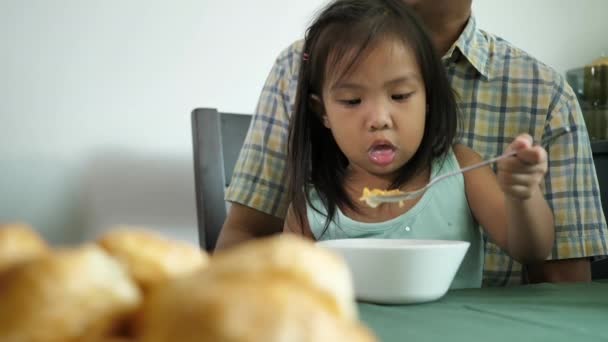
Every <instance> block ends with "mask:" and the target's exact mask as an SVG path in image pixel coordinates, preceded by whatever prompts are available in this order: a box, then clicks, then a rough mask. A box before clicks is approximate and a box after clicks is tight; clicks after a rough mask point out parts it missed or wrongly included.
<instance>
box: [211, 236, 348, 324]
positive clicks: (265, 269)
mask: <svg viewBox="0 0 608 342" xmlns="http://www.w3.org/2000/svg"><path fill="white" fill-rule="evenodd" d="M208 272H213V273H218V274H220V275H222V276H225V277H231V278H233V279H234V280H235V281H250V280H251V279H254V278H260V277H261V278H264V279H267V278H277V277H283V278H288V279H292V280H294V281H295V282H296V283H298V284H300V285H301V286H305V287H307V288H308V289H309V290H310V291H312V292H314V293H316V294H317V296H319V298H325V302H326V304H327V307H328V309H329V310H331V311H333V312H335V314H336V315H337V316H338V317H341V318H345V319H354V318H356V316H357V311H356V308H355V304H354V290H353V286H352V279H351V274H350V271H349V269H348V267H347V266H346V263H345V262H344V260H343V259H342V258H341V257H338V256H337V255H335V254H334V253H332V252H330V251H328V250H326V249H325V248H323V247H320V246H318V245H316V244H315V243H314V242H311V241H309V240H306V239H303V238H300V237H297V236H295V235H293V234H281V235H276V236H273V237H270V238H264V239H258V240H253V241H249V242H247V243H244V244H241V245H239V246H237V247H233V248H232V249H228V250H225V251H224V250H223V251H219V252H216V253H215V254H214V255H213V256H212V257H211V262H210V265H209V268H208Z"/></svg>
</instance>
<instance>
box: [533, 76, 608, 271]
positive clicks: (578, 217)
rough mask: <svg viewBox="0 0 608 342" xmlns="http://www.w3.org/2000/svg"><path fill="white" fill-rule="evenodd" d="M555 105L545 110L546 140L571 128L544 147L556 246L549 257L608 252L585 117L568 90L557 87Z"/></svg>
mask: <svg viewBox="0 0 608 342" xmlns="http://www.w3.org/2000/svg"><path fill="white" fill-rule="evenodd" d="M560 90H561V91H560V92H559V94H558V97H557V101H555V106H554V108H550V109H549V118H548V121H547V124H546V126H545V134H544V137H543V140H544V141H548V140H549V139H550V138H551V136H553V135H554V134H558V133H560V131H562V130H563V127H564V126H575V127H576V130H575V131H574V132H573V133H570V134H566V135H563V136H562V137H560V138H559V139H557V140H556V141H555V142H554V143H553V144H552V145H551V146H549V147H547V152H548V156H549V169H548V173H547V175H546V177H545V184H544V186H545V196H546V199H547V201H548V203H549V205H550V207H551V209H552V210H553V213H554V217H555V245H554V247H553V252H552V254H551V256H550V259H571V258H582V257H593V256H603V255H607V254H608V247H607V243H606V240H607V239H606V236H607V235H608V233H607V228H606V219H605V217H604V214H603V212H602V204H601V199H600V191H599V185H598V180H597V175H596V171H595V165H594V163H593V153H592V151H591V144H590V141H589V135H588V132H587V128H586V126H585V121H584V118H583V115H582V113H581V109H580V106H579V104H578V102H577V100H576V97H575V96H574V93H573V91H572V89H571V88H570V87H569V86H568V85H567V84H562V85H561V89H560Z"/></svg>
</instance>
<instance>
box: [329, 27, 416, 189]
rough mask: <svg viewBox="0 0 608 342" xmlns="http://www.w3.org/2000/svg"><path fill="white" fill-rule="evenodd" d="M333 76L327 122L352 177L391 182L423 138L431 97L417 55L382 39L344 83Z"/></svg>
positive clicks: (400, 43)
mask: <svg viewBox="0 0 608 342" xmlns="http://www.w3.org/2000/svg"><path fill="white" fill-rule="evenodd" d="M334 71H335V70H334ZM331 73H332V71H331V70H329V71H328V77H326V82H325V84H324V86H323V95H322V97H323V106H324V112H323V117H322V120H323V124H324V125H325V127H327V128H328V129H330V130H331V132H332V134H333V136H334V139H335V140H336V143H337V144H338V146H339V147H340V149H341V150H342V152H343V153H344V155H346V157H347V158H348V160H349V168H350V171H351V172H355V173H361V172H363V174H372V175H376V176H381V177H382V176H390V177H392V176H393V175H394V173H395V172H396V171H397V170H398V169H399V168H401V167H402V166H403V165H404V164H405V163H407V162H408V161H409V160H410V159H411V158H412V156H413V155H414V154H415V153H416V151H417V150H418V147H419V146H420V144H421V141H422V137H423V135H424V125H425V117H426V110H427V109H426V94H425V90H424V81H423V79H422V75H421V72H420V68H419V66H418V63H417V62H416V58H415V56H414V54H413V53H412V51H411V50H410V49H409V48H408V47H407V46H405V45H404V44H403V43H402V42H400V41H397V40H395V39H383V40H382V41H380V42H379V43H378V44H375V45H374V46H372V47H371V48H370V49H369V53H368V54H366V55H364V57H363V58H361V59H360V61H358V63H357V64H356V65H355V66H354V67H353V69H352V71H351V72H349V73H348V74H346V75H345V76H344V77H343V78H342V79H336V77H334V78H332V75H331ZM382 178H384V177H382Z"/></svg>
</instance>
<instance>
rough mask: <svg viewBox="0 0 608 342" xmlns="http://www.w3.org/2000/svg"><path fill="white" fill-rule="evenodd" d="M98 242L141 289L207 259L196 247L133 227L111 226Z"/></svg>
mask: <svg viewBox="0 0 608 342" xmlns="http://www.w3.org/2000/svg"><path fill="white" fill-rule="evenodd" d="M98 244H99V245H100V246H101V247H103V248H104V249H105V250H106V251H107V252H108V253H109V254H110V255H112V256H113V257H115V258H116V259H117V260H119V261H120V262H121V263H122V264H123V265H124V266H125V267H126V268H127V270H128V271H129V274H130V275H131V276H132V277H133V279H135V281H136V282H137V283H138V284H139V285H140V286H141V287H142V288H143V289H144V290H147V289H149V288H150V287H152V286H154V285H156V284H159V283H163V282H165V281H167V280H168V279H171V278H173V277H178V276H181V275H185V274H188V273H191V272H194V271H196V270H200V269H202V268H203V267H205V266H206V264H207V262H208V257H207V254H206V253H205V252H204V251H202V250H200V248H198V247H196V246H192V245H189V244H187V243H184V242H178V241H172V240H168V239H165V238H164V237H162V236H160V235H159V234H156V233H153V232H150V231H146V230H144V229H141V228H137V227H127V226H119V227H115V228H114V229H111V230H110V232H108V233H106V234H105V235H103V236H102V237H101V238H100V239H99V240H98Z"/></svg>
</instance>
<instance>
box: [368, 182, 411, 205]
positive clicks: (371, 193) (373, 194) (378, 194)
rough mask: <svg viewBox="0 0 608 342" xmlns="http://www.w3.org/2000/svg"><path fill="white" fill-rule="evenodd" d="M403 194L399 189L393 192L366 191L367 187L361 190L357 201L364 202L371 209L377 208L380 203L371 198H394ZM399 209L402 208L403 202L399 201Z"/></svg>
mask: <svg viewBox="0 0 608 342" xmlns="http://www.w3.org/2000/svg"><path fill="white" fill-rule="evenodd" d="M403 194H404V192H403V191H401V190H399V189H393V190H380V189H372V190H370V189H368V188H367V187H365V188H363V194H362V195H361V197H360V198H359V201H362V202H365V204H367V205H368V206H369V207H371V208H377V207H378V206H379V205H380V204H382V202H380V201H378V200H377V199H374V198H373V197H383V196H396V195H403ZM399 207H403V201H399Z"/></svg>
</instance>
